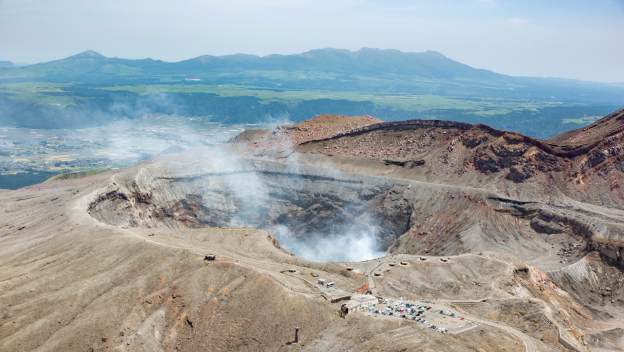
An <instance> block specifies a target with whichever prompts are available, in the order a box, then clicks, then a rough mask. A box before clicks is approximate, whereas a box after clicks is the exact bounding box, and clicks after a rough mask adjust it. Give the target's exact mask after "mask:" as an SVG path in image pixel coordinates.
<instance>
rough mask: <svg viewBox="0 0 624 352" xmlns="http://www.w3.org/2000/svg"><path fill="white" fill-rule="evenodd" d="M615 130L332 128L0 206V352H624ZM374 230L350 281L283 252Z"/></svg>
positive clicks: (343, 121) (246, 139)
mask: <svg viewBox="0 0 624 352" xmlns="http://www.w3.org/2000/svg"><path fill="white" fill-rule="evenodd" d="M618 116H621V112H620V113H616V114H613V115H611V116H609V117H607V118H606V119H605V120H603V121H602V122H600V121H599V123H604V121H607V122H608V125H604V126H610V127H605V128H600V130H601V132H600V133H599V134H600V135H602V136H605V138H600V136H596V137H592V138H583V137H576V138H572V137H570V136H574V134H571V135H569V136H568V137H565V136H564V137H561V138H559V139H558V138H555V139H553V140H552V141H550V142H542V141H537V140H533V139H530V138H528V137H525V136H521V135H518V134H515V133H510V132H502V131H497V130H494V129H491V128H489V127H486V126H472V125H466V124H458V123H451V122H440V121H406V122H399V123H379V122H378V121H376V120H374V119H372V118H369V117H364V118H358V119H351V118H348V117H323V118H319V119H316V120H313V121H312V122H310V123H308V124H304V125H300V126H290V127H282V128H278V129H276V130H274V131H254V132H247V133H244V134H243V135H241V136H239V137H238V138H235V139H234V140H233V141H232V142H231V143H230V144H229V145H227V146H222V147H220V148H219V150H218V151H215V150H197V151H193V152H188V153H186V154H183V155H176V156H164V157H162V158H159V159H157V160H154V161H150V162H146V163H144V164H141V165H138V166H136V167H132V168H129V169H126V170H117V171H109V172H106V173H101V174H97V175H93V176H89V177H85V178H75V179H57V180H55V181H52V182H48V183H44V184H42V185H37V186H33V187H29V188H25V189H21V190H16V191H2V192H0V217H1V218H0V219H1V221H0V303H1V306H0V309H2V311H0V350H2V351H4V350H7V351H30V350H37V351H58V350H63V351H84V350H93V351H106V350H120V351H176V350H177V351H197V350H212V351H231V350H248V351H258V350H276V351H278V350H282V351H291V350H304V351H305V350H307V351H345V350H347V351H351V350H352V351H356V350H357V351H363V350H364V351H369V350H370V351H374V350H383V351H407V350H424V351H463V350H466V351H468V350H483V351H564V350H576V351H589V350H596V351H608V350H610V351H618V350H622V349H623V348H624V344H623V340H624V335H623V331H622V329H621V326H622V324H623V322H624V297H623V295H624V275H623V274H622V269H623V267H624V260H623V258H622V257H623V254H622V253H623V252H622V251H623V250H622V247H623V243H622V242H623V236H624V231H623V229H624V210H622V205H623V204H624V199H623V198H622V194H621V193H618V192H617V187H616V188H615V190H616V191H615V192H612V191H611V187H612V186H613V185H612V180H615V181H621V180H622V172H621V169H620V168H619V167H618V165H619V166H621V163H620V164H618V160H621V159H618V158H619V157H620V156H621V155H617V154H618V153H619V152H618V150H620V149H617V146H620V147H621V145H622V138H621V135H619V134H618V133H617V132H616V133H612V132H613V131H615V130H616V129H617V126H621V122H620V120H618V118H619V117H618ZM613 126H615V127H613ZM612 127H613V128H612ZM603 130H604V131H606V132H602V131H603ZM576 133H579V134H582V133H583V132H582V131H578V132H576ZM607 135H609V137H606V136H607ZM609 138H612V139H611V142H609V143H611V144H609V146H611V147H614V148H615V149H613V152H612V153H613V154H614V155H609V157H608V158H606V159H605V160H606V161H604V162H605V163H606V164H603V163H598V164H594V167H593V168H589V169H582V167H583V165H586V161H587V158H588V157H589V156H590V155H592V153H596V152H598V151H600V150H603V151H604V147H605V146H606V145H605V144H603V143H605V141H606V140H607V139H609ZM588 140H591V141H595V142H591V141H590V142H588ZM604 166H608V167H606V168H605V170H603V171H600V168H601V167H604ZM600 172H603V174H600ZM604 172H606V173H604ZM581 173H582V175H586V176H585V177H584V178H582V177H580V175H581ZM601 175H603V176H604V177H603V176H601ZM577 181H578V182H577ZM251 205H253V206H252V207H250V206H251ZM368 218H373V219H375V220H376V221H377V224H378V225H379V226H378V227H379V228H380V229H382V230H380V231H378V233H376V236H377V237H378V239H379V241H378V243H377V246H378V247H379V248H376V249H377V250H381V251H385V252H386V253H387V255H386V256H384V257H381V258H377V259H371V260H365V261H358V262H314V261H309V260H306V259H303V258H301V257H297V256H294V255H292V254H291V253H289V252H288V250H290V249H291V248H289V247H288V245H289V243H287V242H283V243H282V242H278V241H277V238H278V233H277V232H274V231H273V230H275V229H278V228H284V227H285V228H287V229H288V230H289V235H290V236H291V238H293V239H295V240H297V241H299V242H295V243H308V244H310V243H315V242H319V241H324V240H327V237H328V236H329V233H330V232H331V231H332V229H333V228H335V227H334V226H328V224H339V225H340V226H342V225H345V226H346V225H347V224H351V223H355V224H361V223H365V220H366V219H368ZM250 226H251V227H258V228H260V230H257V229H252V228H250ZM338 228H339V229H346V228H347V227H338ZM280 238H281V237H280ZM330 239H331V237H330ZM283 247H285V248H283ZM293 249H294V248H293ZM355 250H356V248H355V247H352V246H342V247H341V248H340V251H343V252H345V253H348V252H350V251H355ZM212 256H215V260H211V259H212V258H213V257H212ZM319 279H323V280H325V282H326V283H327V282H332V283H333V285H329V286H330V287H327V285H325V284H323V285H321V284H319V283H318V282H319ZM378 298H379V299H380V301H378ZM342 299H344V300H342ZM371 299H372V302H375V303H370V302H371ZM397 301H399V302H403V303H402V304H399V305H397V306H392V304H393V303H392V302H397ZM366 302H368V303H366ZM409 302H411V303H409ZM342 303H347V304H348V306H349V307H351V310H350V312H349V314H347V316H346V317H345V318H341V317H340V316H339V314H338V312H339V310H340V307H341V304H342ZM409 304H414V305H415V306H428V307H432V308H433V309H431V310H428V311H426V312H424V317H425V318H424V319H425V320H426V323H423V322H422V321H416V320H412V319H407V316H408V315H409V314H411V313H409V314H408V313H406V311H405V309H406V307H407V308H408V309H411V308H410V306H409ZM375 305H379V306H377V308H375ZM389 306H390V307H392V311H393V312H395V313H396V314H393V315H389V314H381V312H387V309H389V308H388V307H389ZM395 307H396V311H395V310H394V308H395ZM401 309H402V310H401ZM402 315H404V316H406V317H405V318H404V317H402ZM410 316H411V315H410ZM297 327H299V328H300V336H299V341H294V334H295V328H297Z"/></svg>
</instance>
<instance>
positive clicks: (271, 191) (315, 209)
mask: <svg viewBox="0 0 624 352" xmlns="http://www.w3.org/2000/svg"><path fill="white" fill-rule="evenodd" d="M201 163H202V167H203V169H204V172H205V174H204V175H205V176H206V177H204V178H203V180H204V181H203V184H202V186H201V189H202V191H201V195H202V206H203V207H206V208H208V209H212V210H215V211H217V212H221V213H222V215H221V218H218V217H217V218H215V217H214V215H213V216H209V218H211V220H209V221H208V222H209V223H211V224H212V225H218V226H223V225H227V226H232V227H241V226H242V227H247V226H249V227H258V228H263V229H265V230H267V231H269V232H270V233H272V234H273V235H275V236H276V238H277V239H278V240H279V243H280V245H281V246H283V247H284V248H285V249H287V250H289V251H291V252H292V253H293V254H295V255H297V256H300V257H303V258H305V259H309V260H314V261H361V260H367V259H372V258H376V257H379V256H382V255H383V253H384V252H383V250H382V245H381V243H380V240H379V235H378V232H379V229H378V226H377V224H378V222H377V221H376V219H375V216H374V215H373V214H371V213H370V212H369V209H368V208H367V207H366V206H362V205H358V204H357V203H358V202H359V200H360V199H359V198H358V196H357V194H358V192H363V191H364V189H363V187H362V186H361V185H359V184H357V183H350V182H346V183H345V184H346V185H347V186H336V185H334V184H340V183H342V182H343V180H346V178H345V177H344V176H343V175H340V174H339V173H338V172H336V171H335V170H333V169H328V170H327V171H325V174H324V175H322V176H319V175H314V176H310V175H308V174H306V173H305V172H304V171H302V166H301V165H300V164H299V162H298V160H297V159H296V158H288V160H287V162H286V163H287V164H286V166H285V167H284V168H283V169H282V170H280V171H270V172H267V170H266V169H265V166H263V165H262V161H253V160H252V161H251V162H250V161H249V160H248V159H246V158H245V157H244V156H242V155H241V154H240V153H239V151H237V150H235V149H234V148H232V147H231V146H229V145H227V144H223V145H219V146H216V147H214V148H210V149H209V150H207V151H206V152H205V153H204V157H203V158H202V160H201ZM343 187H344V189H342V190H339V189H338V188H343ZM325 192H327V193H325ZM341 192H342V193H343V194H338V193H341ZM332 197H335V199H332Z"/></svg>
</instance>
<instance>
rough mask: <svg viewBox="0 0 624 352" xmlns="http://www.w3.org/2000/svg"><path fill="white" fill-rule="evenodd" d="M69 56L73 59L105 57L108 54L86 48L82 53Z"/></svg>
mask: <svg viewBox="0 0 624 352" xmlns="http://www.w3.org/2000/svg"><path fill="white" fill-rule="evenodd" d="M69 58H73V59H104V58H106V56H104V55H102V54H100V53H98V52H97V51H94V50H86V51H83V52H81V53H78V54H76V55H72V56H70V57H69Z"/></svg>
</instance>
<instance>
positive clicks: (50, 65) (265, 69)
mask: <svg viewBox="0 0 624 352" xmlns="http://www.w3.org/2000/svg"><path fill="white" fill-rule="evenodd" d="M20 81H45V82H63V83H67V82H72V83H81V84H96V85H110V84H139V83H141V84H153V83H175V82H186V83H189V82H201V83H203V84H236V85H246V86H255V87H261V88H269V89H284V90H293V89H294V90H309V89H322V90H329V91H331V90H338V91H359V92H371V93H384V94H388V93H389V94H432V95H442V96H453V97H466V98H475V97H488V98H491V97H496V98H498V97H503V98H512V99H516V98H517V99H540V100H556V101H575V102H592V103H596V102H601V103H614V102H620V103H624V87H622V86H621V85H614V84H603V83H592V82H582V81H575V80H567V79H551V78H531V77H514V76H508V75H503V74H498V73H495V72H492V71H488V70H483V69H477V68H473V67H471V66H468V65H465V64H462V63H460V62H457V61H454V60H452V59H449V58H448V57H446V56H444V55H442V54H440V53H438V52H435V51H426V52H420V53H406V52H401V51H398V50H381V49H368V48H366V49H361V50H358V51H348V50H341V49H318V50H312V51H308V52H305V53H302V54H295V55H269V56H263V57H260V56H254V55H243V54H237V55H227V56H209V55H204V56H200V57H196V58H193V59H189V60H184V61H178V62H165V61H160V60H153V59H141V60H130V59H122V58H109V57H106V56H103V55H101V54H99V53H97V52H94V51H85V52H83V53H80V54H77V55H74V56H70V57H68V58H65V59H61V60H56V61H50V62H45V63H40V64H34V65H29V66H23V67H8V68H7V67H5V68H2V69H0V83H2V82H4V83H6V82H20Z"/></svg>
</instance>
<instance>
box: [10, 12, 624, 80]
mask: <svg viewBox="0 0 624 352" xmlns="http://www.w3.org/2000/svg"><path fill="white" fill-rule="evenodd" d="M325 47H335V48H347V49H359V48H361V47H376V48H393V49H400V50H404V51H424V50H437V51H440V52H442V53H443V54H445V55H447V56H449V57H451V58H453V59H456V60H458V61H462V62H464V63H467V64H469V65H472V66H476V67H480V68H487V69H491V70H494V71H498V72H501V73H507V74H514V75H532V76H555V77H567V78H579V79H586V80H597V81H612V82H624V63H623V62H624V61H623V58H624V0H222V1H214V0H169V1H167V0H134V1H130V0H0V59H8V60H11V61H15V62H19V63H32V62H40V61H46V60H51V59H56V58H61V57H65V56H69V55H72V54H75V53H77V52H80V51H83V50H86V49H93V50H96V51H99V52H101V53H102V54H104V55H107V56H118V57H128V58H144V57H152V58H160V59H164V60H180V59H186V58H190V57H194V56H199V55H202V54H231V53H251V54H261V55H263V54H269V53H296V52H301V51H306V50H309V49H314V48H325Z"/></svg>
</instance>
